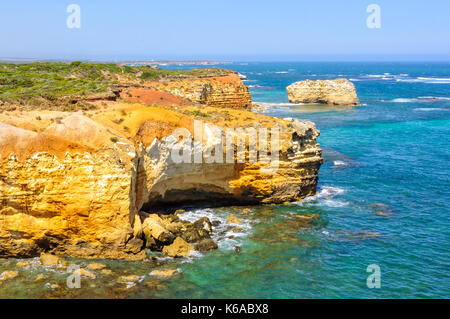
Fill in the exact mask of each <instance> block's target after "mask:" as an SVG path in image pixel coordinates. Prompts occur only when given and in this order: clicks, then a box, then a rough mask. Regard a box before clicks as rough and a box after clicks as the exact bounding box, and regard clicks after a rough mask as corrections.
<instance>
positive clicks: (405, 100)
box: [389, 98, 419, 103]
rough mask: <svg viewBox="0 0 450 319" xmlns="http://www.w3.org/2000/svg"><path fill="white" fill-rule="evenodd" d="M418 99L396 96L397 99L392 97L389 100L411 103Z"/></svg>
mask: <svg viewBox="0 0 450 319" xmlns="http://www.w3.org/2000/svg"><path fill="white" fill-rule="evenodd" d="M418 101H419V99H407V98H398V99H393V100H391V101H389V102H393V103H411V102H418Z"/></svg>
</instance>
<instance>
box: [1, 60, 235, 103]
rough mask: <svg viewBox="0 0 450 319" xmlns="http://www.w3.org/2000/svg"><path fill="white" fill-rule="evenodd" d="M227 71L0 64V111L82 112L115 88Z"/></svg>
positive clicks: (111, 95) (112, 94) (109, 96)
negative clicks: (16, 108) (20, 109)
mask: <svg viewBox="0 0 450 319" xmlns="http://www.w3.org/2000/svg"><path fill="white" fill-rule="evenodd" d="M230 72H232V71H230V70H224V69H218V68H203V69H192V70H186V71H181V70H164V69H153V68H152V67H150V66H137V67H130V66H126V65H125V66H119V65H116V64H113V63H87V62H79V61H74V62H72V63H63V62H51V63H50V62H48V63H43V62H35V63H27V64H12V63H0V110H9V109H11V108H12V109H14V108H15V107H16V106H19V107H20V108H25V109H57V110H63V111H75V110H79V109H83V110H86V109H89V108H92V105H90V104H89V103H86V101H89V100H95V99H115V97H116V92H117V87H118V86H119V85H140V84H143V82H144V81H149V80H151V81H158V80H163V79H164V80H178V79H186V78H200V77H207V76H220V75H226V74H229V73H230Z"/></svg>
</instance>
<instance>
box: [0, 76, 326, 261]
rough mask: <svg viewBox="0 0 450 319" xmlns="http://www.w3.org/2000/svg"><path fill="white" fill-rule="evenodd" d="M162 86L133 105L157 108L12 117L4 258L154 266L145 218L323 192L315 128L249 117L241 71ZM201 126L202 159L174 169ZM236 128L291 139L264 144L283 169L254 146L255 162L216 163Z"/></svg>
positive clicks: (114, 104) (135, 95) (143, 90)
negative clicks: (176, 152) (44, 256)
mask: <svg viewBox="0 0 450 319" xmlns="http://www.w3.org/2000/svg"><path fill="white" fill-rule="evenodd" d="M155 83H156V84H155ZM152 85H153V86H154V89H155V90H156V91H155V90H150V86H149V83H146V84H145V86H144V87H134V88H133V90H130V92H131V94H130V96H128V98H130V99H131V100H132V101H133V102H142V103H145V104H146V105H144V104H139V103H122V102H118V101H92V102H91V103H92V106H94V108H93V109H91V108H88V109H87V110H83V111H80V112H77V113H72V112H61V111H56V110H54V109H50V110H48V109H47V110H35V109H27V110H26V111H24V110H13V109H12V110H11V111H9V110H8V111H4V112H0V257H33V256H37V255H39V254H40V253H41V252H52V253H55V254H59V255H69V256H74V257H84V258H117V259H131V260H136V259H142V258H145V252H144V250H143V249H144V247H146V246H147V247H148V246H149V243H148V242H146V238H145V237H143V236H142V234H143V233H144V231H143V229H142V227H143V226H142V225H143V224H145V220H146V216H148V214H145V213H143V212H142V210H144V211H146V212H148V213H151V212H152V211H153V210H154V209H155V208H156V207H167V206H169V205H170V206H179V205H183V204H186V203H193V204H209V205H229V204H253V203H254V204H257V203H283V202H286V201H295V200H299V199H302V198H304V197H305V196H308V195H312V194H314V193H315V191H316V186H317V179H318V170H319V168H320V165H321V164H322V157H321V150H320V148H319V145H318V144H317V137H318V135H319V131H318V130H317V129H316V128H315V126H314V124H313V123H311V122H301V121H297V120H293V121H286V120H282V119H277V118H273V117H268V116H265V115H260V114H255V113H252V112H250V111H247V110H245V109H242V108H245V107H246V106H248V105H250V103H251V98H250V94H249V93H248V89H247V87H246V86H245V85H243V84H242V82H241V81H240V79H239V77H238V76H237V75H235V74H226V75H221V76H216V77H204V78H201V77H200V78H199V77H196V78H195V79H190V80H186V79H177V80H174V81H169V82H167V83H165V84H163V81H161V82H154V83H153V84H152ZM149 90H150V91H149ZM155 92H156V93H155ZM161 92H164V94H161ZM149 104H150V105H153V104H154V105H156V106H149ZM212 106H213V107H212ZM198 121H202V126H201V127H202V128H201V131H202V134H201V135H202V136H201V138H199V139H198V140H197V141H196V142H195V143H194V144H192V143H190V140H189V139H186V140H185V141H184V142H183V143H184V144H183V143H181V145H182V146H186V147H187V146H192V147H193V149H201V150H202V154H203V155H202V157H201V158H200V162H195V161H194V160H189V161H187V162H183V163H179V162H176V161H174V158H173V156H172V153H171V152H172V150H173V148H174V146H175V145H180V140H179V137H177V136H176V135H172V134H171V133H172V131H173V130H175V129H184V130H185V132H187V134H188V135H191V136H192V135H195V127H196V123H197V122H198ZM230 128H245V129H249V128H255V129H269V130H270V129H272V128H277V131H276V132H278V133H277V134H275V133H270V134H271V138H272V137H273V136H279V139H270V141H269V142H268V144H267V145H264V144H262V143H261V141H259V142H258V143H257V144H256V152H258V153H260V152H261V151H263V150H266V151H267V155H268V156H273V155H274V154H275V153H276V154H277V157H276V158H274V161H272V163H271V164H274V167H275V169H273V167H272V166H271V165H270V164H268V163H266V162H264V161H263V160H262V158H261V157H259V158H257V160H256V161H250V160H249V159H250V157H251V156H253V155H252V154H253V151H254V150H253V151H252V150H250V148H248V149H246V150H245V152H244V161H238V158H237V154H235V153H234V150H235V149H234V147H233V153H232V154H233V155H232V161H231V162H226V161H225V162H219V163H215V162H214V161H212V160H211V159H212V158H213V157H214V158H215V157H216V156H218V155H223V156H224V157H225V156H227V153H226V147H225V148H220V146H221V147H224V144H223V143H224V142H223V140H221V139H218V135H217V133H218V134H219V136H223V134H225V133H224V132H225V131H227V132H228V129H230ZM213 132H214V133H213ZM231 136H232V138H233V139H235V138H236V139H238V138H239V136H240V133H239V131H236V132H233V133H232V135H231ZM275 142H276V143H275ZM246 143H247V142H244V144H246ZM275 144H276V145H277V148H273V147H274V145H275ZM225 146H226V145H225ZM245 146H249V145H247V144H246V145H245ZM213 150H214V151H213ZM216 150H218V151H216ZM268 168H269V170H267V169H268ZM270 168H272V169H270ZM147 224H148V221H147ZM147 237H148V236H147Z"/></svg>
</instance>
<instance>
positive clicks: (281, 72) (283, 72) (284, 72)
mask: <svg viewBox="0 0 450 319" xmlns="http://www.w3.org/2000/svg"><path fill="white" fill-rule="evenodd" d="M275 73H276V74H286V73H289V72H288V71H279V72H275Z"/></svg>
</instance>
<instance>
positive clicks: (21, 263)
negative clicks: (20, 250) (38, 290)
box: [16, 261, 31, 267]
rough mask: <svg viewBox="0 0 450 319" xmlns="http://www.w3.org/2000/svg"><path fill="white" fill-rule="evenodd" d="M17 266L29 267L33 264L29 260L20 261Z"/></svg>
mask: <svg viewBox="0 0 450 319" xmlns="http://www.w3.org/2000/svg"><path fill="white" fill-rule="evenodd" d="M16 266H17V267H29V266H31V264H30V263H29V262H26V261H18V262H17V263H16Z"/></svg>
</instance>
